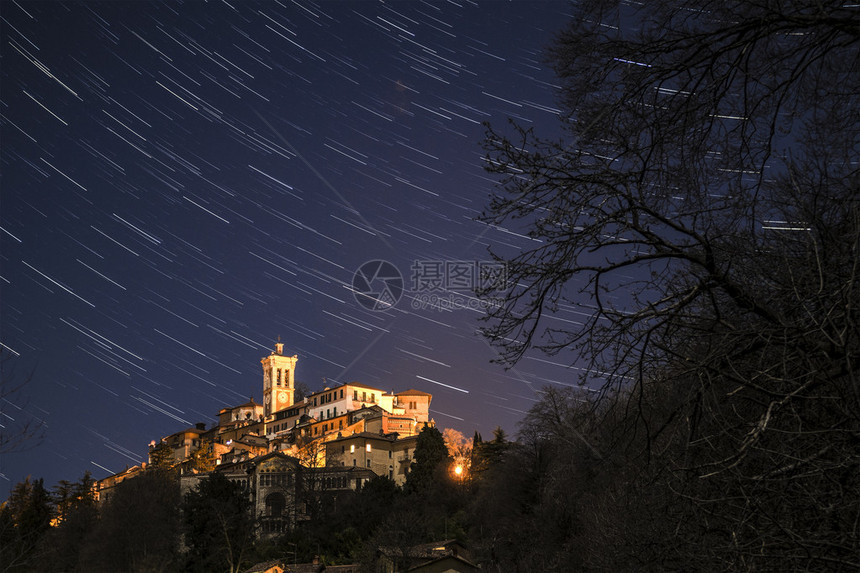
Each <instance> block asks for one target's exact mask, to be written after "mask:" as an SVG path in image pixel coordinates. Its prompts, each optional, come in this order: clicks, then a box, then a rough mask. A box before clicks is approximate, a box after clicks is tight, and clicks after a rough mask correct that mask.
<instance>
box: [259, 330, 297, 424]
mask: <svg viewBox="0 0 860 573" xmlns="http://www.w3.org/2000/svg"><path fill="white" fill-rule="evenodd" d="M298 359H299V357H298V356H297V355H295V354H294V355H293V356H284V344H283V343H282V342H281V338H280V337H278V342H277V343H276V344H275V351H274V352H272V353H271V354H269V355H268V356H266V357H265V358H263V359H262V360H260V362H261V363H262V365H263V413H264V415H265V416H266V417H268V416H269V415H271V414H274V413H275V412H279V411H280V410H283V409H285V408H289V407H290V406H292V405H293V393H294V392H295V388H296V385H295V378H294V376H295V370H296V362H297V361H298Z"/></svg>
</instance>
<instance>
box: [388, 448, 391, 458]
mask: <svg viewBox="0 0 860 573" xmlns="http://www.w3.org/2000/svg"><path fill="white" fill-rule="evenodd" d="M388 459H389V460H390V459H391V450H388Z"/></svg>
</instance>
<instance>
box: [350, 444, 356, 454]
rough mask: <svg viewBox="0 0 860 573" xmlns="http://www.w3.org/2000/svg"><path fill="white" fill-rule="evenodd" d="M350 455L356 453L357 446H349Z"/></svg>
mask: <svg viewBox="0 0 860 573" xmlns="http://www.w3.org/2000/svg"><path fill="white" fill-rule="evenodd" d="M349 453H351V454H354V453H355V444H352V445H351V446H349Z"/></svg>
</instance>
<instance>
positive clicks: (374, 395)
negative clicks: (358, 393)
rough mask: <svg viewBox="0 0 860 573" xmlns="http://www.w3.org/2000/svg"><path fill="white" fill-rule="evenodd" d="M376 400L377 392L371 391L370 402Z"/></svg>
mask: <svg viewBox="0 0 860 573" xmlns="http://www.w3.org/2000/svg"><path fill="white" fill-rule="evenodd" d="M375 402H376V394H374V393H373V392H371V393H370V403H371V404H374V403H375Z"/></svg>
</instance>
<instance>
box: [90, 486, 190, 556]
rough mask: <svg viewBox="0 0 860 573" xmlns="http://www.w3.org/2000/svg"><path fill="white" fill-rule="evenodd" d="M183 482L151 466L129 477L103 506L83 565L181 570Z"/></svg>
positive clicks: (91, 533)
mask: <svg viewBox="0 0 860 573" xmlns="http://www.w3.org/2000/svg"><path fill="white" fill-rule="evenodd" d="M179 505H180V496H179V484H178V483H177V479H176V475H175V474H174V473H173V472H170V471H163V470H156V469H151V470H148V471H146V472H144V473H143V474H142V475H139V476H136V477H134V478H132V479H127V480H125V481H123V482H122V483H120V484H119V485H118V486H117V487H116V491H115V492H114V493H113V495H111V497H110V499H109V500H108V501H107V502H105V503H104V504H103V505H102V507H101V509H100V519H99V522H98V524H97V525H96V526H95V527H94V528H93V529H92V531H91V532H90V534H89V535H88V536H87V539H86V541H85V543H84V546H83V548H82V549H81V563H82V569H83V570H85V571H89V572H93V573H96V572H101V571H104V572H105V573H108V572H114V571H126V572H128V573H138V572H139V573H158V572H168V571H176V570H177V569H178V566H179V564H180V563H181V561H180V557H179V538H180V528H179V518H180V516H179Z"/></svg>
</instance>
